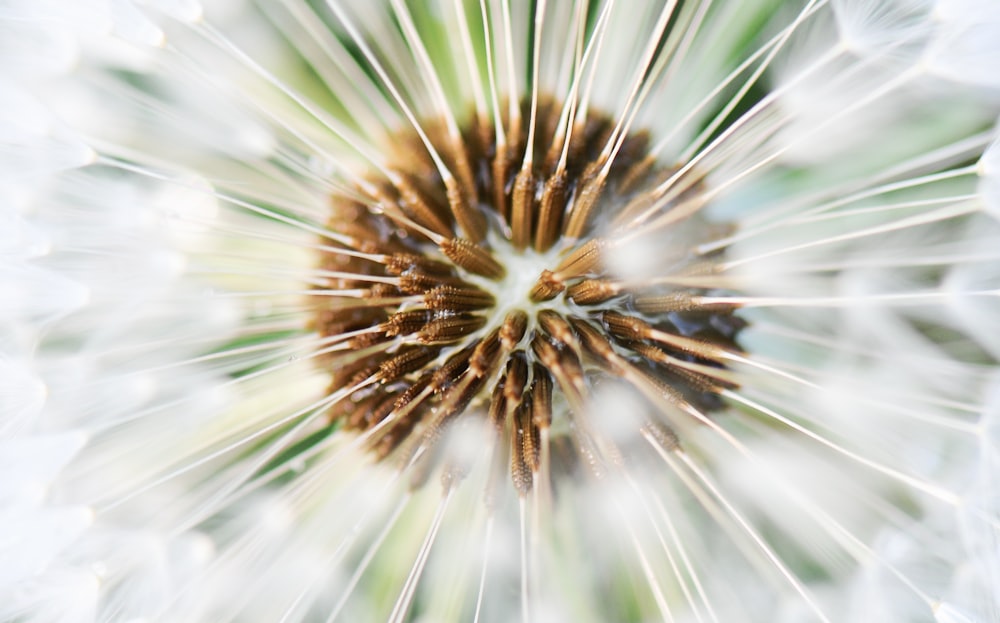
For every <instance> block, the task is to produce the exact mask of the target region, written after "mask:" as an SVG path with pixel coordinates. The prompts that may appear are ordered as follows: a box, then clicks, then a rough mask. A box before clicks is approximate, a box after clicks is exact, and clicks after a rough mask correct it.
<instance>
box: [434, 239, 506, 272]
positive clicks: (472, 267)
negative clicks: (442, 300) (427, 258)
mask: <svg viewBox="0 0 1000 623" xmlns="http://www.w3.org/2000/svg"><path fill="white" fill-rule="evenodd" d="M441 252H442V253H444V254H445V255H446V256H447V257H448V259H450V260H451V261H453V262H455V264H456V265H458V266H460V267H462V268H464V269H465V270H467V271H469V272H470V273H474V274H476V275H482V276H483V277H486V278H488V279H502V278H503V276H504V275H506V274H507V271H506V269H505V268H504V267H503V264H501V263H500V262H498V261H496V259H494V258H493V256H492V255H491V254H490V252H489V251H487V250H486V249H484V248H482V247H480V246H477V245H476V244H475V243H473V242H470V241H468V240H465V239H463V238H449V239H446V240H443V241H442V242H441Z"/></svg>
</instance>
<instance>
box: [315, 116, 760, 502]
mask: <svg viewBox="0 0 1000 623" xmlns="http://www.w3.org/2000/svg"><path fill="white" fill-rule="evenodd" d="M573 112H574V111H572V110H570V109H568V108H567V107H566V106H564V105H562V104H560V103H559V102H557V101H556V100H554V99H550V98H539V100H538V101H535V102H531V101H530V100H529V101H524V102H522V104H521V106H520V116H518V115H513V116H512V117H511V118H510V119H508V120H507V122H506V123H504V124H503V125H502V126H497V125H495V124H491V123H488V122H485V121H484V120H482V119H477V118H474V119H473V120H472V121H470V122H469V123H468V124H466V126H465V127H463V128H460V130H459V132H458V133H457V134H456V133H454V132H451V133H450V132H449V130H448V127H447V124H446V123H444V122H434V121H430V122H423V123H421V131H419V132H418V131H405V132H402V133H400V134H398V135H395V136H393V137H392V147H391V149H390V153H389V154H388V157H387V159H386V163H387V164H386V165H385V166H383V167H380V168H379V169H378V170H377V171H374V172H371V173H370V174H369V175H367V176H366V177H365V178H364V180H365V181H363V182H360V183H359V184H358V185H357V188H356V189H355V191H356V195H350V196H349V195H347V194H345V195H343V196H337V197H334V198H333V200H332V202H333V209H332V217H331V219H330V222H329V223H328V229H329V230H330V231H331V232H336V233H337V234H338V235H340V236H341V237H338V238H337V239H335V240H330V239H327V240H325V241H324V249H326V250H325V251H323V253H322V257H321V259H320V263H321V268H322V270H323V271H324V274H325V275H328V276H329V283H330V292H331V294H333V296H330V297H315V298H321V299H322V300H323V301H324V302H323V303H322V304H320V305H319V306H318V309H317V312H316V321H315V323H316V327H317V329H318V331H319V333H320V334H321V336H322V337H323V338H324V339H325V340H327V341H328V342H330V343H332V344H333V346H332V347H331V348H330V350H329V354H328V355H327V356H326V357H325V358H324V359H323V363H322V365H323V366H324V367H325V369H328V370H329V373H330V376H331V383H330V389H329V392H330V395H331V396H336V401H335V403H334V406H333V407H332V410H331V413H330V418H331V420H333V421H335V422H338V423H340V424H341V425H343V426H344V427H346V428H348V429H352V430H356V431H360V432H363V433H364V434H365V435H366V440H367V442H368V443H369V444H370V447H371V449H372V451H373V452H374V453H375V455H376V456H378V457H379V458H386V457H390V456H393V457H395V458H396V459H398V460H399V461H400V462H401V463H402V464H404V465H406V464H410V463H411V462H413V461H415V460H418V458H419V457H421V456H424V455H430V454H432V453H430V452H428V451H429V450H431V449H433V448H434V446H435V444H436V443H437V441H438V439H439V438H440V437H441V434H442V433H443V432H444V431H445V430H446V429H447V428H448V427H449V426H450V425H451V424H452V423H454V422H456V421H458V420H459V419H460V418H462V417H463V416H465V415H469V414H471V413H473V412H475V413H480V414H483V413H485V414H486V415H487V418H488V421H489V423H490V425H491V427H492V430H493V431H494V432H495V435H496V437H497V439H499V440H500V441H501V442H502V446H503V447H506V448H509V459H510V461H509V463H510V471H511V478H512V480H513V484H514V486H515V488H516V489H517V490H518V491H519V492H521V493H524V492H526V491H528V490H530V488H531V487H532V485H533V483H535V482H537V478H538V474H539V472H540V470H542V469H543V464H544V463H547V460H548V459H547V458H546V457H547V456H548V454H549V448H548V445H549V444H555V443H564V444H567V447H569V448H572V451H571V452H570V453H569V454H570V455H571V456H573V457H574V459H573V460H572V461H570V462H569V463H568V464H567V465H563V466H561V469H564V470H565V469H572V465H576V464H579V463H581V460H580V459H583V461H582V463H584V464H586V463H588V462H589V461H587V457H586V454H587V452H588V450H587V449H586V448H585V447H582V444H581V443H580V439H578V438H576V437H575V436H574V434H573V431H575V430H580V429H590V428H591V425H590V424H589V423H587V422H585V421H582V420H583V419H585V418H589V417H593V414H586V413H587V411H588V409H587V403H588V399H589V397H590V395H591V393H592V392H593V390H594V388H595V386H598V385H600V384H601V383H602V382H603V381H604V380H607V379H620V380H623V381H624V382H625V383H627V384H628V385H629V386H630V387H632V388H633V389H634V390H635V391H636V392H638V395H640V396H641V397H643V399H645V400H647V401H649V402H651V403H653V404H654V405H655V406H657V407H658V412H661V413H662V411H663V410H662V408H660V407H661V405H662V403H663V402H667V403H669V404H670V405H672V406H673V408H675V409H679V410H681V411H683V410H692V409H697V410H698V411H699V412H705V411H710V410H712V409H717V408H719V407H721V405H722V403H721V400H720V398H719V396H718V392H720V391H722V390H723V389H725V388H727V387H732V386H733V385H734V384H733V382H732V381H731V380H730V379H731V377H730V373H729V371H728V370H727V369H726V367H725V362H726V361H727V359H728V358H730V357H732V356H733V355H734V354H735V353H736V352H738V347H737V345H736V341H735V340H736V337H737V334H738V333H739V331H740V329H741V328H742V327H743V325H744V322H743V321H742V320H741V319H740V318H739V317H738V316H735V315H734V314H733V311H734V310H733V308H732V307H731V306H725V305H719V304H712V303H710V302H707V301H708V297H707V296H706V295H707V294H709V293H708V292H707V291H706V290H704V289H700V288H689V287H684V286H682V285H678V283H677V282H672V283H666V282H661V281H658V280H657V279H654V278H648V277H645V276H643V273H644V270H643V268H644V267H643V264H644V262H650V263H655V262H656V261H657V260H656V259H654V258H652V257H650V258H644V257H643V253H644V248H645V245H646V244H647V243H646V241H644V240H643V239H642V237H641V236H630V235H627V234H623V233H622V232H625V231H626V230H627V227H625V226H623V225H622V223H623V217H625V218H629V217H630V214H629V212H630V211H631V212H632V213H635V212H636V210H637V208H636V206H639V207H640V208H641V207H642V206H643V205H645V204H646V203H648V201H647V197H646V195H647V194H650V193H649V190H648V189H650V188H654V187H655V186H657V185H658V184H659V183H661V182H663V181H664V180H665V179H667V178H668V177H669V176H670V175H671V174H672V173H673V172H674V171H675V170H676V169H675V168H671V167H667V166H664V165H662V164H660V163H659V162H657V161H656V160H655V159H654V158H652V157H651V156H650V155H649V153H648V151H647V150H648V143H649V141H648V136H647V135H646V134H645V133H644V132H634V133H631V134H627V135H626V134H622V133H621V132H620V128H618V127H616V120H615V119H613V118H611V117H609V116H606V115H603V114H601V113H599V112H595V111H587V112H586V113H582V114H578V115H577V116H576V120H575V121H574V122H572V123H570V122H567V119H569V118H570V115H571V114H572V113H573ZM543 137H544V138H543ZM698 187H699V185H694V186H693V187H692V188H691V189H689V190H687V191H686V192H685V193H684V194H682V195H681V196H680V197H678V198H677V201H682V200H684V201H686V200H690V198H691V195H692V194H696V193H698V192H699V190H698ZM372 206H375V207H372ZM668 207H669V206H668ZM689 229H690V228H689ZM718 231H719V228H718V227H717V226H711V225H709V224H708V223H706V222H702V221H700V220H699V221H698V222H697V223H695V227H694V233H692V234H690V235H691V236H693V241H694V242H699V241H703V240H705V239H709V238H711V237H712V236H713V235H716V234H718ZM690 243H691V240H688V245H684V246H683V247H682V248H679V249H677V250H676V253H674V254H673V256H674V258H675V259H674V264H675V265H674V267H673V268H674V271H672V272H673V274H683V272H684V271H685V270H687V271H694V272H700V271H704V270H705V262H706V260H705V258H704V257H702V258H700V259H699V260H698V261H697V262H695V261H694V260H693V259H692V256H691V254H690V252H689V251H688V249H689V248H690ZM636 249H637V250H636ZM623 257H626V258H628V259H627V260H625V261H622V260H621V258H623ZM659 257H661V256H660V255H659V254H657V258H659ZM710 259H711V258H710ZM678 267H681V268H680V269H679V268H678ZM653 268H657V269H659V268H661V267H658V266H654V267H653ZM609 416H610V414H609ZM470 417H471V415H470ZM639 426H640V428H643V429H644V431H645V433H646V434H651V435H655V436H656V437H657V438H658V439H660V440H661V441H662V440H664V439H667V440H672V441H668V443H676V437H675V436H674V433H673V429H672V427H671V425H670V422H669V421H668V418H665V417H661V418H655V417H653V418H651V419H649V421H646V422H642V423H640V424H639ZM553 467H559V466H553ZM544 469H548V465H546V466H545V468H544Z"/></svg>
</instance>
